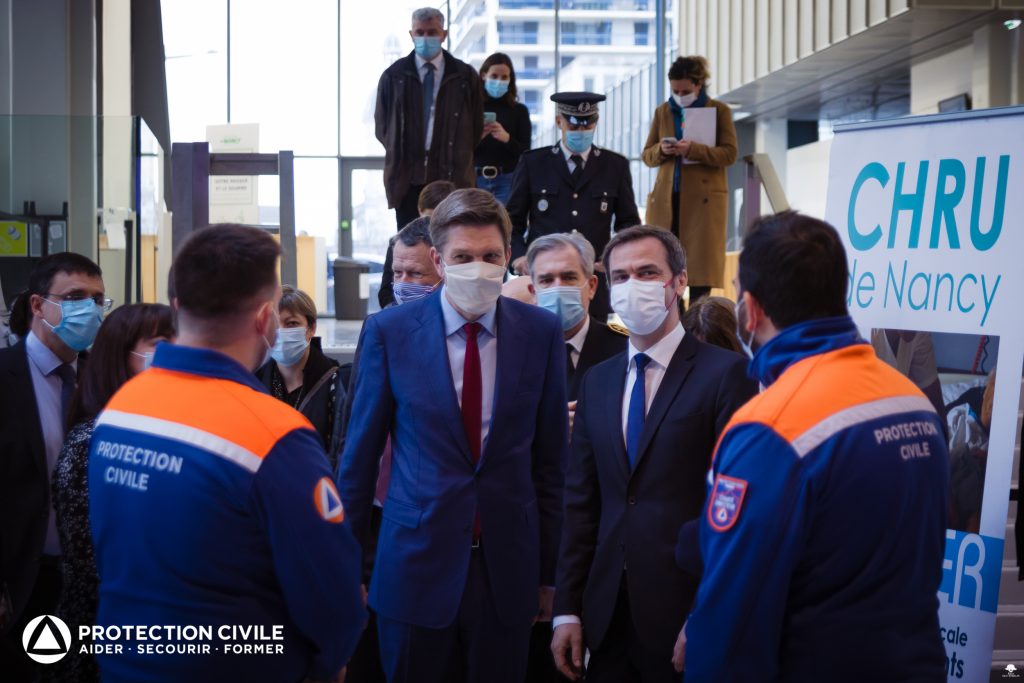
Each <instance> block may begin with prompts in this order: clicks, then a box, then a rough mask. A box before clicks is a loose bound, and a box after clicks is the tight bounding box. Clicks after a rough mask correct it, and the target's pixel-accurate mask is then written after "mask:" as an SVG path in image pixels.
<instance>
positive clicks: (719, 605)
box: [686, 317, 948, 683]
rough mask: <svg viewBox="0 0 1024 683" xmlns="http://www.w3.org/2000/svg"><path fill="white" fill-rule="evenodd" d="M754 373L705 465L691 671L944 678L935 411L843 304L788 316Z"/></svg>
mask: <svg viewBox="0 0 1024 683" xmlns="http://www.w3.org/2000/svg"><path fill="white" fill-rule="evenodd" d="M751 374H752V375H754V376H755V378H756V379H758V380H759V381H760V382H761V383H762V384H763V385H764V386H766V387H767V388H766V389H765V391H764V392H763V393H761V394H760V395H758V396H756V397H755V398H753V399H751V400H750V401H749V402H748V403H747V404H746V405H744V406H743V407H742V408H740V409H739V410H738V411H737V413H736V414H735V415H734V416H733V418H732V420H731V421H730V423H729V424H728V425H727V426H726V429H725V431H723V433H722V437H721V439H720V441H719V445H718V448H717V450H716V453H715V456H714V460H713V463H712V468H711V471H710V473H709V475H708V481H709V489H708V490H709V493H708V499H707V502H706V509H705V514H704V515H703V517H702V519H701V522H700V524H701V527H700V547H701V554H702V557H703V561H704V576H703V579H702V581H701V584H700V589H699V591H698V594H697V599H696V601H695V603H694V607H693V610H692V612H691V614H690V616H689V619H688V622H687V625H686V635H687V639H688V642H687V645H686V681H687V683H704V682H711V681H714V682H715V683H729V682H733V681H759V682H760V681H799V682H804V681H806V682H808V683H810V682H812V681H813V682H814V683H819V682H820V681H883V680H884V681H896V680H899V681H936V682H938V681H945V679H946V674H945V651H944V649H943V645H942V642H941V640H940V635H939V623H938V598H937V591H938V589H939V582H940V579H941V573H942V562H943V551H944V547H945V528H946V486H947V476H948V475H947V471H948V454H947V450H946V443H945V440H944V437H943V430H942V424H941V422H940V418H939V417H938V416H937V415H936V413H935V410H934V409H933V408H932V406H931V404H930V403H929V401H928V400H927V399H926V398H925V397H924V396H923V395H922V394H921V392H920V391H919V390H918V389H917V388H916V387H915V386H914V385H913V384H912V383H911V382H910V381H909V380H907V379H906V378H904V377H903V376H902V375H900V374H899V373H898V372H897V371H896V370H894V369H892V368H890V367H889V366H887V365H885V364H884V363H882V362H881V361H879V360H878V359H877V358H876V357H875V353H874V351H873V350H872V348H871V346H870V345H869V344H867V343H866V342H865V341H864V340H863V339H861V338H860V336H859V334H858V332H857V328H856V327H855V325H854V324H853V321H852V320H851V319H850V318H849V317H840V318H828V319H823V320H815V321H811V322H806V323H801V324H798V325H794V326H792V327H788V328H786V329H785V330H783V331H782V332H781V333H780V334H779V335H778V336H777V337H775V338H774V339H772V340H771V341H770V342H769V343H767V344H766V345H765V346H764V347H763V348H762V349H760V350H759V351H758V353H757V354H756V355H755V357H754V360H753V362H752V363H751Z"/></svg>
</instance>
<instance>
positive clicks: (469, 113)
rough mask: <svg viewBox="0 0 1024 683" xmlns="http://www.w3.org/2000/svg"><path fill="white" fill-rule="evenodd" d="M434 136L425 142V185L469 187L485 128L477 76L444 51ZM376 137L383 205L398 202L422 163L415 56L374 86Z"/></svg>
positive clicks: (419, 85) (420, 102)
mask: <svg viewBox="0 0 1024 683" xmlns="http://www.w3.org/2000/svg"><path fill="white" fill-rule="evenodd" d="M434 109H435V111H434V136H433V138H431V141H430V154H429V155H428V157H429V158H428V159H427V168H426V177H425V179H424V180H423V182H424V183H429V182H433V181H435V180H450V181H451V182H453V183H455V185H456V187H460V188H462V187H473V186H474V185H475V184H476V174H475V172H474V169H473V153H474V151H475V150H476V146H477V143H479V142H480V135H481V134H482V133H483V130H484V110H483V93H482V92H481V88H480V77H479V76H478V75H477V73H476V70H475V69H474V68H473V67H471V66H470V65H469V64H466V63H465V62H462V61H460V60H458V59H456V58H455V57H452V56H451V55H450V54H449V53H448V52H447V51H445V53H444V76H442V79H441V87H440V89H439V90H438V92H437V102H436V104H435V105H434ZM373 118H374V122H375V123H376V134H377V139H378V140H380V142H381V144H382V145H384V149H385V156H384V191H385V192H386V193H387V197H388V207H389V208H394V207H396V206H398V204H399V203H400V202H401V201H402V198H403V197H404V196H405V195H406V193H407V192H408V191H409V187H410V185H412V184H413V174H414V171H415V170H416V166H417V165H419V166H422V165H423V160H424V154H425V153H424V140H425V132H424V130H423V123H422V122H423V84H422V82H421V81H420V77H419V73H418V72H417V71H416V56H415V53H409V54H408V55H407V56H405V57H403V58H401V59H399V60H398V61H396V62H395V63H394V64H392V65H391V66H389V67H388V68H387V69H385V71H384V73H383V74H381V77H380V82H379V83H378V84H377V108H376V110H375V111H374V114H373Z"/></svg>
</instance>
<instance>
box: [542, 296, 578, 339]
mask: <svg viewBox="0 0 1024 683" xmlns="http://www.w3.org/2000/svg"><path fill="white" fill-rule="evenodd" d="M537 305H538V306H540V307H541V308H543V309H544V310H546V311H551V312H552V313H554V314H555V315H557V316H558V319H559V320H561V321H562V331H563V332H564V331H568V330H571V329H572V328H574V327H576V325H578V324H579V323H580V321H581V320H583V318H584V317H585V316H586V315H587V311H586V309H584V308H583V291H582V290H581V289H580V288H579V287H548V288H547V289H538V290H537Z"/></svg>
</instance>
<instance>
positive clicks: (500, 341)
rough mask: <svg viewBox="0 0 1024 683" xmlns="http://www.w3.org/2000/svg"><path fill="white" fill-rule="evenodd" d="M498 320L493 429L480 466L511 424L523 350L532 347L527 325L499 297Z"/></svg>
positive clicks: (481, 454) (492, 408)
mask: <svg viewBox="0 0 1024 683" xmlns="http://www.w3.org/2000/svg"><path fill="white" fill-rule="evenodd" d="M495 320H496V321H497V327H498V329H497V333H498V338H497V339H496V340H495V341H496V342H497V345H498V346H497V362H496V364H495V365H496V367H495V369H494V372H495V374H496V376H495V378H494V402H493V403H492V406H491V428H490V431H489V432H488V433H487V443H486V444H484V449H483V451H481V453H480V467H483V466H484V464H485V463H486V462H487V460H488V457H489V456H490V453H491V451H492V450H494V449H495V448H497V446H495V445H494V444H495V443H496V442H497V441H500V439H501V437H502V433H501V430H502V429H503V428H504V426H505V425H508V424H509V419H508V418H506V417H505V412H507V411H515V410H516V406H515V405H514V403H515V399H516V389H517V388H518V385H519V378H520V376H521V375H522V369H523V362H524V361H525V357H524V355H523V349H526V348H529V337H528V336H527V333H526V329H525V326H524V325H522V324H521V323H520V321H519V315H518V314H517V313H516V311H515V309H513V307H512V306H508V305H504V302H503V301H502V299H501V298H500V297H499V298H498V312H497V315H496V316H495Z"/></svg>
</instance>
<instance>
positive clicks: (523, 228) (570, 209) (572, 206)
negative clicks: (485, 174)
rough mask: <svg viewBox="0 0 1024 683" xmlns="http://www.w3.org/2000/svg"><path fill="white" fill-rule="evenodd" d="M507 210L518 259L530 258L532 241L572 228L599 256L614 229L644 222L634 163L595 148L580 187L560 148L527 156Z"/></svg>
mask: <svg viewBox="0 0 1024 683" xmlns="http://www.w3.org/2000/svg"><path fill="white" fill-rule="evenodd" d="M506 208H507V209H508V214H509V217H510V218H511V219H512V258H513V260H514V259H517V258H519V257H520V256H525V255H526V248H527V247H528V246H529V244H530V242H532V241H533V240H535V239H537V238H538V237H540V236H541V235H549V234H551V233H555V232H572V231H573V230H576V231H578V232H580V233H581V234H582V235H583V236H584V237H586V238H587V239H588V240H590V243H591V244H592V245H594V252H595V253H596V254H597V256H598V258H600V256H601V252H602V251H604V245H606V244H607V243H608V240H609V239H610V238H611V234H612V230H613V229H615V230H621V229H623V228H629V227H632V226H634V225H639V223H640V214H639V212H638V211H637V208H636V199H635V198H634V196H633V179H632V176H631V175H630V172H629V160H627V159H626V157H624V156H622V155H621V154H616V153H615V152H612V151H609V150H607V149H601V148H599V147H597V146H596V145H595V146H593V147H591V150H590V155H589V157H588V158H587V161H586V163H585V164H584V165H583V173H582V175H581V176H580V179H579V181H578V182H577V183H576V185H573V182H572V179H571V177H570V175H569V164H568V163H567V162H566V160H565V153H564V152H563V151H562V147H561V145H560V144H559V145H555V146H554V147H540V148H537V149H533V150H530V151H529V152H527V153H525V154H523V156H522V157H521V158H520V159H519V165H518V166H517V167H516V174H515V177H514V178H513V180H512V191H511V195H510V196H509V200H508V204H507V205H506Z"/></svg>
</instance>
